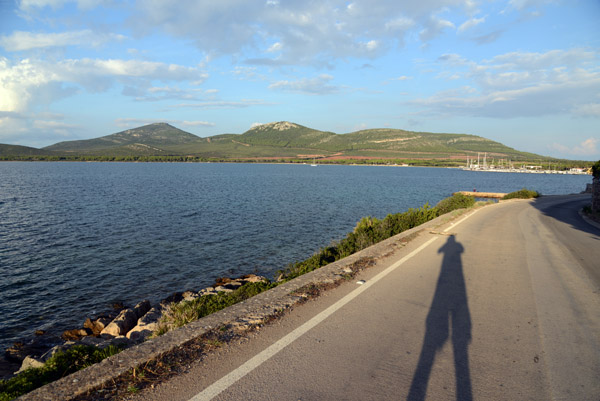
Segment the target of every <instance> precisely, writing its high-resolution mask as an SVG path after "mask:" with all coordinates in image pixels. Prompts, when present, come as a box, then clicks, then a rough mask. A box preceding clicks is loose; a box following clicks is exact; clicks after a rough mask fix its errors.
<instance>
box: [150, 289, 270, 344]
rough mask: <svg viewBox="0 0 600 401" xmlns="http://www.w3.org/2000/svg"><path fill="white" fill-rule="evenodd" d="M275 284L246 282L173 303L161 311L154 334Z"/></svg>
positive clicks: (234, 302) (258, 292)
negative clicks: (210, 293)
mask: <svg viewBox="0 0 600 401" xmlns="http://www.w3.org/2000/svg"><path fill="white" fill-rule="evenodd" d="M275 286H276V284H275V283H271V282H270V281H267V282H259V283H246V284H244V285H243V286H241V287H240V288H238V289H236V290H234V291H232V292H220V293H218V294H215V295H204V296H201V297H198V298H196V299H194V300H192V301H184V302H180V303H173V304H171V305H169V306H168V307H167V309H166V311H165V312H164V313H163V316H162V318H161V319H160V321H159V323H158V329H157V331H156V332H155V336H160V335H162V334H165V333H166V332H168V331H170V330H172V329H175V328H177V327H181V326H183V325H186V324H187V323H190V322H193V321H194V320H198V319H200V318H202V317H204V316H208V315H210V314H212V313H215V312H217V311H220V310H221V309H225V308H227V307H228V306H231V305H234V304H236V303H238V302H241V301H243V300H246V299H248V298H251V297H253V296H255V295H257V294H260V293H261V292H264V291H266V290H268V289H271V288H273V287H275Z"/></svg>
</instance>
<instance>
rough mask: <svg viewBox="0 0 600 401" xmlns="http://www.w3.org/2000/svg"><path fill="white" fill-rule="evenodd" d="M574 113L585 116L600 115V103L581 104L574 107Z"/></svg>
mask: <svg viewBox="0 0 600 401" xmlns="http://www.w3.org/2000/svg"><path fill="white" fill-rule="evenodd" d="M572 111H573V114H575V115H578V116H583V117H600V103H586V104H579V105H577V106H575V107H574V108H573V110H572Z"/></svg>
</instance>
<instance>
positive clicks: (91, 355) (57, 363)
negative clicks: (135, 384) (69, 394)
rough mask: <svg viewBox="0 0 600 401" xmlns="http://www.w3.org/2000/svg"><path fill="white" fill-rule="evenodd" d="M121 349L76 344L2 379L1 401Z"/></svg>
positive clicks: (26, 391) (6, 400)
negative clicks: (38, 365) (11, 376)
mask: <svg viewBox="0 0 600 401" xmlns="http://www.w3.org/2000/svg"><path fill="white" fill-rule="evenodd" d="M121 351H122V348H119V347H115V346H109V347H106V348H105V349H98V348H96V347H92V346H85V345H75V346H73V347H71V348H69V349H68V350H67V351H65V352H58V353H56V354H55V355H54V356H53V357H51V358H50V359H48V360H47V361H46V363H45V364H44V366H42V367H40V368H32V369H27V370H26V371H24V372H22V373H20V374H18V375H17V376H15V377H13V378H10V379H8V380H0V401H8V400H12V399H13V398H16V397H19V396H20V395H23V394H26V393H28V392H30V391H32V390H35V389H36V388H38V387H41V386H43V385H45V384H48V383H51V382H53V381H56V380H58V379H60V378H62V377H64V376H67V375H69V374H71V373H74V372H76V371H78V370H81V369H84V368H86V367H88V366H91V365H93V364H95V363H98V362H100V361H102V360H103V359H106V358H108V357H109V356H111V355H115V354H118V353H119V352H121Z"/></svg>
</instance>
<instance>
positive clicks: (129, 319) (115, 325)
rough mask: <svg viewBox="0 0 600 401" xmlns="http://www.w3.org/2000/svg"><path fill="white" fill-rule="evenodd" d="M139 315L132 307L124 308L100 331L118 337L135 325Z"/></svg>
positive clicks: (102, 333)
mask: <svg viewBox="0 0 600 401" xmlns="http://www.w3.org/2000/svg"><path fill="white" fill-rule="evenodd" d="M137 320H138V317H137V315H136V313H135V312H134V311H133V310H131V309H124V310H122V311H121V313H119V316H117V317H116V318H115V319H114V320H113V321H112V322H110V324H109V325H108V326H106V327H105V328H104V330H102V332H101V333H100V334H101V335H102V336H103V337H105V335H108V336H113V337H118V336H122V335H125V334H127V332H128V331H129V330H131V329H132V328H134V327H135V325H136V323H137Z"/></svg>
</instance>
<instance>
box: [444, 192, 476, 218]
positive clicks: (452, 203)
mask: <svg viewBox="0 0 600 401" xmlns="http://www.w3.org/2000/svg"><path fill="white" fill-rule="evenodd" d="M474 204H475V197H473V196H468V195H463V194H460V193H459V194H455V195H453V196H451V197H449V198H446V199H442V200H441V201H439V202H438V204H437V205H435V208H436V209H437V210H438V214H439V215H440V216H441V215H442V214H446V213H449V212H451V211H453V210H456V209H463V208H467V207H472V206H473V205H474Z"/></svg>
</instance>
